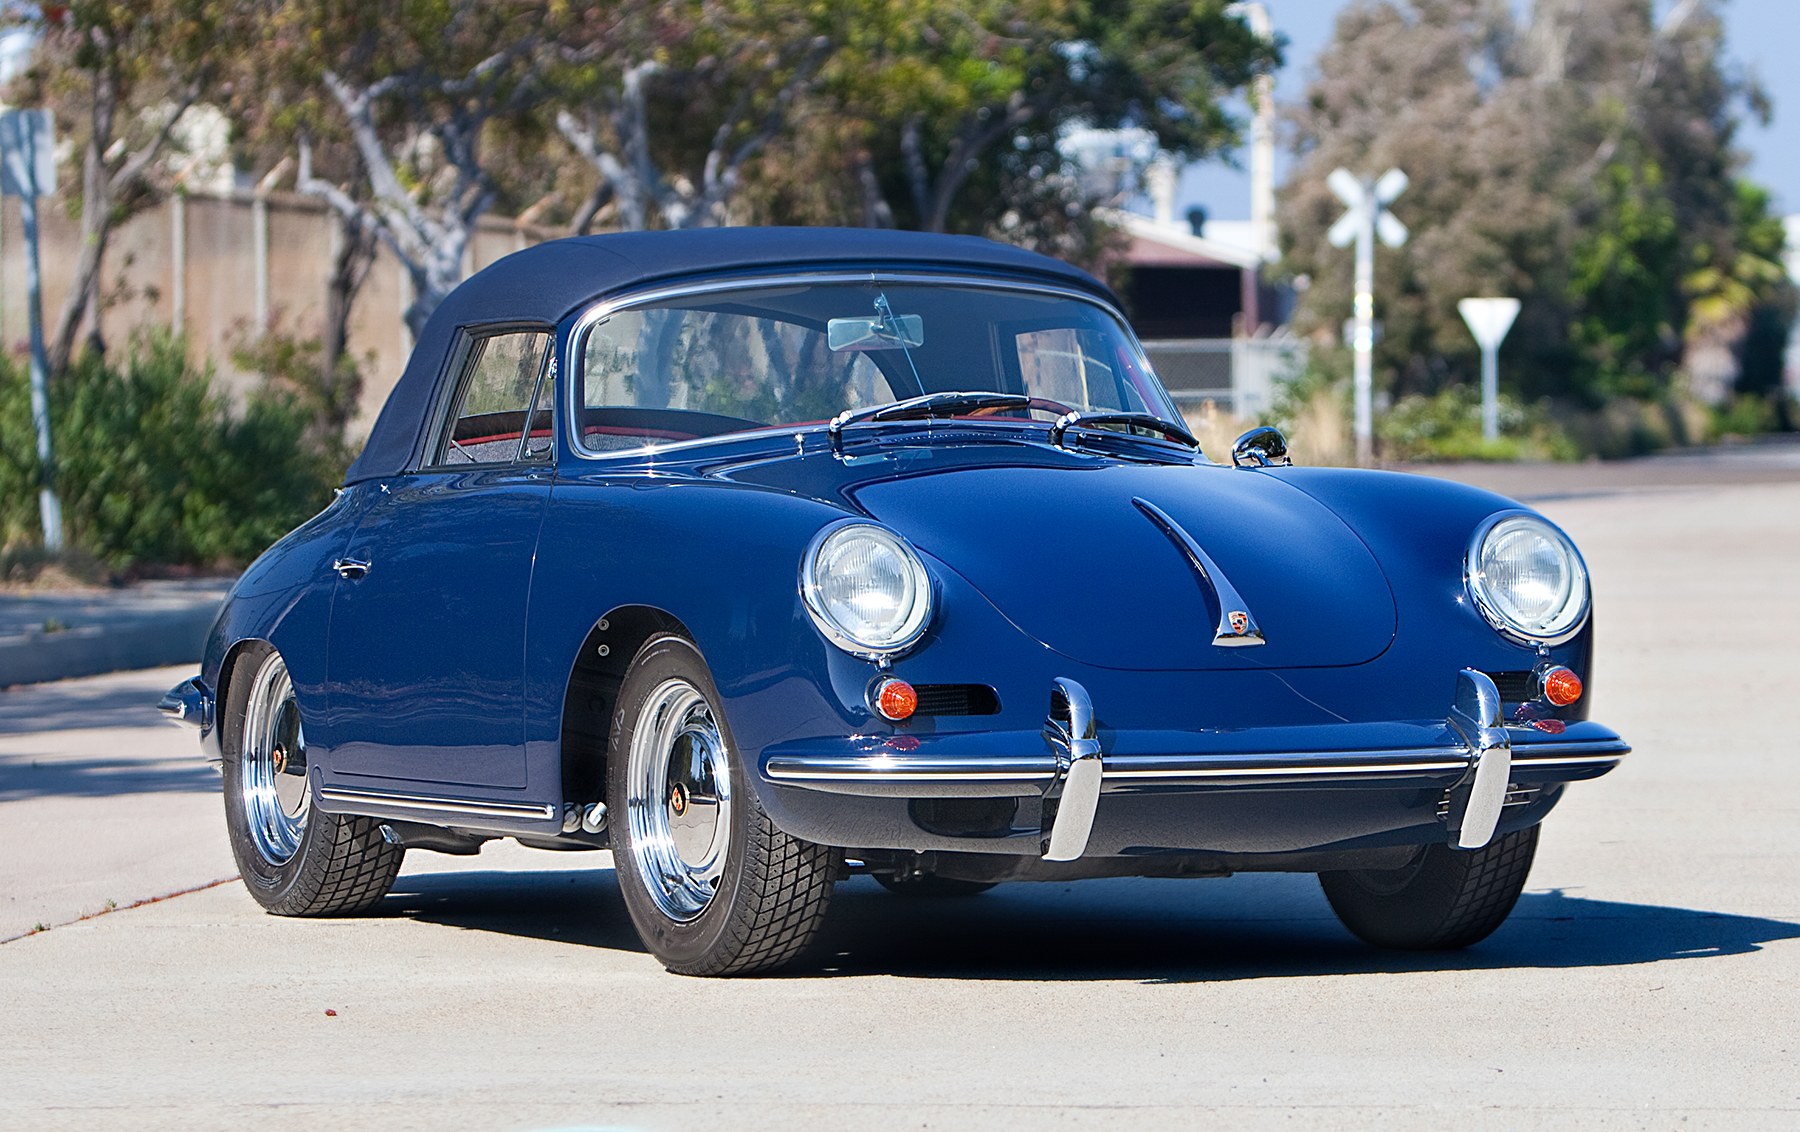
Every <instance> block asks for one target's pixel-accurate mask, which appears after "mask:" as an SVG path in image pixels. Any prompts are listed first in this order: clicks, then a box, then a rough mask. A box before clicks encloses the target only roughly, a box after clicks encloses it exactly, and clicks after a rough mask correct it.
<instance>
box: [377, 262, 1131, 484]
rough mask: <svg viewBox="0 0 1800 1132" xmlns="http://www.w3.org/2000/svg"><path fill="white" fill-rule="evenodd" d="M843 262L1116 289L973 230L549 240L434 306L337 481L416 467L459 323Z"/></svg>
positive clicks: (527, 318) (548, 319) (546, 316)
mask: <svg viewBox="0 0 1800 1132" xmlns="http://www.w3.org/2000/svg"><path fill="white" fill-rule="evenodd" d="M846 265H854V266H856V267H859V268H860V267H867V268H869V269H870V270H872V271H879V270H882V269H884V268H886V269H905V268H912V269H915V270H916V269H918V268H921V267H948V268H952V269H954V270H958V271H971V272H976V273H999V274H1006V275H1025V276H1037V277H1038V278H1040V279H1047V280H1049V281H1051V282H1056V283H1061V284H1064V285H1065V286H1075V287H1079V288H1081V289H1083V290H1086V291H1091V292H1094V293H1095V294H1098V295H1100V296H1102V297H1104V298H1106V299H1108V300H1111V299H1112V293H1111V292H1110V291H1108V290H1107V289H1106V287H1105V286H1104V285H1103V284H1101V283H1100V282H1099V281H1098V280H1096V279H1095V278H1094V277H1093V276H1091V275H1089V274H1088V273H1087V272H1085V271H1082V270H1080V269H1078V268H1075V267H1071V266H1069V265H1068V264H1066V263H1063V262H1061V261H1059V260H1054V259H1051V258H1049V257H1048V256H1042V255H1038V254H1037V253H1036V252H1028V251H1024V250H1022V249H1019V248H1013V247H1008V246H1006V245H1005V244H997V243H994V242H993V241H991V240H983V239H980V238H977V237H974V236H937V235H930V234H927V233H922V232H896V231H891V230H884V229H878V228H704V229H698V230H692V231H684V232H623V233H618V234H616V235H607V236H579V237H575V238H572V239H567V240H552V241H549V242H548V243H543V244H538V245H536V246H535V247H530V248H526V249H525V250H523V251H519V252H514V253H513V254H512V255H509V256H507V257H505V258H504V259H500V260H496V261H495V262H494V263H492V264H490V265H489V266H487V267H485V268H483V269H482V270H481V271H478V272H476V273H475V274H474V275H472V276H470V277H469V278H468V279H467V280H465V281H464V282H463V283H462V284H460V285H459V286H458V287H457V288H456V290H454V291H452V292H450V294H449V296H448V297H446V298H445V299H444V301H443V303H441V304H440V305H439V306H438V308H437V310H436V311H434V312H433V313H432V315H431V318H430V319H429V320H427V321H426V323H425V330H424V332H423V333H422V334H420V336H419V341H418V344H417V346H415V347H414V349H413V354H412V359H411V360H410V361H408V362H407V364H406V371H405V372H404V373H403V374H401V375H400V380H399V382H398V383H397V384H396V385H395V386H394V391H393V393H391V394H390V395H389V396H388V400H387V404H386V405H385V406H383V408H382V410H381V416H380V417H379V418H377V419H376V421H375V427H374V429H373V430H372V431H371V432H370V433H369V441H368V443H367V444H366V445H365V446H364V447H363V451H362V455H360V456H358V457H357V458H356V462H355V463H354V464H352V465H350V471H349V473H348V474H347V475H346V476H345V482H347V483H355V482H356V481H358V480H366V479H373V478H375V477H378V476H388V475H395V474H397V473H399V472H402V471H405V470H406V469H407V468H409V467H411V466H412V465H413V462H414V458H415V456H416V455H417V453H418V449H419V446H420V445H421V444H423V443H425V437H424V435H423V434H424V432H425V428H426V425H427V417H428V416H429V414H430V409H431V406H432V405H433V404H434V403H435V401H436V396H437V388H438V383H439V381H440V380H443V378H444V376H445V374H444V370H445V364H446V359H447V358H448V356H449V353H450V351H451V348H452V347H453V346H454V344H455V342H456V332H457V331H458V330H459V329H460V328H462V327H465V326H475V325H481V324H494V323H505V322H513V323H539V324H542V325H546V326H548V325H553V324H555V323H557V322H559V321H560V320H561V319H562V318H563V317H564V316H566V315H568V314H570V313H571V312H573V311H575V310H576V309H578V308H580V307H585V306H587V305H588V304H589V303H591V302H593V301H594V300H595V299H597V298H600V297H601V296H603V295H607V294H610V293H613V292H616V291H622V290H627V289H632V288H635V287H638V286H640V285H643V284H646V283H653V282H654V283H667V282H670V281H674V280H678V279H680V278H682V277H684V276H700V275H714V274H718V273H721V272H732V273H754V272H760V271H765V270H767V271H791V270H793V269H795V268H808V267H837V268H842V267H844V266H846Z"/></svg>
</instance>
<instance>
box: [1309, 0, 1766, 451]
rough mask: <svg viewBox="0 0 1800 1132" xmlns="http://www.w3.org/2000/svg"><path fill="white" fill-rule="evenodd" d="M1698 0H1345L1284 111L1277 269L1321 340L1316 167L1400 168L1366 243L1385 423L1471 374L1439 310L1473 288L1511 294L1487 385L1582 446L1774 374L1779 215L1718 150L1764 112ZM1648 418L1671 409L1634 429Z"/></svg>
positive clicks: (1459, 335) (1323, 198) (1629, 442)
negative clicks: (1397, 246) (1503, 390)
mask: <svg viewBox="0 0 1800 1132" xmlns="http://www.w3.org/2000/svg"><path fill="white" fill-rule="evenodd" d="M1718 6H1719V0H1680V2H1678V3H1675V4H1672V5H1662V6H1661V7H1660V8H1659V7H1658V6H1657V5H1654V4H1653V3H1652V2H1651V0H1537V2H1536V3H1534V4H1532V5H1530V6H1528V13H1527V14H1523V15H1521V14H1520V13H1519V11H1518V8H1517V6H1516V5H1513V4H1509V3H1506V2H1504V0H1360V2H1359V3H1356V4H1355V5H1353V6H1352V7H1350V8H1348V9H1347V10H1346V11H1345V12H1344V14H1343V15H1342V16H1341V18H1340V19H1339V21H1338V25H1337V28H1336V33H1335V35H1334V37H1333V39H1332V42H1331V44H1330V45H1329V46H1328V48H1327V49H1326V51H1325V52H1324V53H1323V55H1322V56H1321V58H1320V60H1319V63H1318V74H1317V77H1316V78H1315V79H1314V80H1313V81H1312V82H1311V84H1310V85H1309V86H1308V88H1307V91H1306V95H1305V99H1304V102H1303V103H1302V104H1301V105H1300V106H1299V107H1297V108H1296V109H1295V110H1294V113H1293V115H1292V121H1291V125H1292V129H1293V137H1294V141H1295V144H1296V147H1297V150H1298V153H1299V161H1298V163H1297V165H1296V167H1295V168H1294V170H1293V173H1292V175H1291V176H1290V179H1289V181H1288V184H1287V187H1286V189H1285V190H1284V192H1283V194H1282V198H1281V201H1280V209H1279V215H1280V222H1281V230H1282V241H1283V251H1284V261H1283V266H1284V269H1285V270H1286V272H1287V273H1288V274H1289V275H1290V277H1292V278H1295V279H1299V280H1302V281H1304V282H1305V283H1309V284H1310V286H1309V287H1308V288H1307V289H1306V290H1305V293H1304V295H1303V298H1302V300H1301V303H1300V309H1299V312H1298V318H1297V321H1298V323H1299V325H1300V326H1301V327H1302V328H1303V329H1306V330H1310V331H1313V332H1315V333H1317V334H1319V335H1320V336H1321V338H1326V337H1330V336H1334V334H1335V329H1336V327H1338V326H1339V325H1341V323H1342V321H1343V320H1344V319H1345V318H1347V317H1349V314H1350V306H1351V295H1350V284H1351V273H1350V271H1349V269H1348V253H1347V252H1345V251H1340V250H1338V249H1335V248H1332V247H1330V246H1329V245H1328V244H1327V242H1326V240H1325V238H1324V237H1325V230H1326V228H1327V227H1329V225H1330V224H1331V223H1332V222H1333V221H1334V220H1336V218H1337V216H1338V215H1339V214H1340V213H1341V211H1342V206H1341V204H1340V203H1339V202H1338V201H1337V200H1336V198H1335V197H1333V196H1332V195H1331V194H1330V192H1329V191H1328V190H1327V189H1326V187H1325V185H1324V178H1325V175H1326V174H1327V173H1329V172H1330V171H1331V170H1332V169H1334V168H1336V167H1338V166H1344V167H1346V168H1349V169H1350V170H1351V171H1353V172H1356V173H1359V174H1362V175H1372V174H1376V173H1379V172H1380V171H1382V170H1384V169H1386V168H1388V167H1389V166H1398V167H1400V168H1402V169H1404V170H1406V172H1407V173H1408V174H1409V175H1410V176H1411V178H1412V184H1411V186H1410V187H1409V188H1408V190H1407V191H1406V193H1405V195H1404V196H1402V197H1401V198H1400V200H1399V201H1398V202H1397V203H1396V205H1395V206H1394V211H1395V214H1396V215H1397V216H1399V217H1400V218H1401V219H1402V220H1404V221H1405V222H1406V223H1407V224H1408V226H1409V227H1410V228H1411V229H1412V232H1413V239H1412V240H1411V241H1410V242H1409V243H1408V244H1407V246H1406V247H1405V248H1403V249H1401V250H1399V251H1395V252H1390V251H1385V250H1384V251H1383V252H1382V254H1381V255H1380V256H1378V257H1377V279H1376V307H1377V311H1378V317H1379V318H1380V319H1381V320H1382V323H1383V335H1382V338H1381V340H1380V343H1379V345H1378V347H1377V362H1376V372H1377V374H1378V375H1379V376H1380V377H1383V378H1385V381H1386V386H1387V387H1386V389H1385V392H1386V393H1387V394H1388V395H1390V396H1391V397H1392V398H1393V399H1394V400H1395V409H1396V412H1397V416H1396V421H1395V423H1392V424H1391V425H1390V429H1398V428H1401V425H1400V424H1399V423H1398V422H1399V421H1402V420H1411V419H1415V418H1418V417H1420V416H1421V414H1423V415H1426V416H1429V415H1430V405H1431V404H1436V405H1437V406H1438V408H1440V409H1441V408H1444V407H1445V406H1447V405H1448V402H1447V401H1444V400H1443V398H1444V397H1445V396H1446V395H1447V391H1449V390H1453V389H1463V388H1467V387H1469V386H1470V385H1471V384H1472V383H1473V382H1474V381H1475V379H1476V375H1477V373H1478V367H1479V356H1478V353H1477V350H1476V346H1475V342H1474V340H1473V339H1472V338H1471V336H1470V335H1469V332H1468V330H1467V329H1466V327H1465V326H1464V325H1463V323H1462V320H1461V318H1460V316H1459V315H1458V314H1457V311H1456V306H1455V304H1456V302H1457V300H1459V299H1461V298H1464V297H1467V296H1474V295H1512V296H1516V297H1518V298H1520V299H1521V300H1523V303H1524V306H1523V309H1522V311H1521V313H1520V316H1519V320H1518V322H1517V324H1516V325H1515V327H1514V329H1513V331H1512V333H1511V334H1510V335H1509V337H1508V338H1507V340H1506V344H1505V346H1504V347H1503V349H1502V352H1501V366H1502V373H1503V375H1504V378H1503V380H1504V382H1505V383H1506V384H1507V385H1508V386H1509V387H1510V389H1511V390H1512V391H1513V392H1514V393H1515V395H1516V396H1518V397H1521V398H1522V399H1523V401H1524V402H1525V403H1536V402H1539V401H1541V400H1543V399H1545V398H1549V399H1552V400H1554V401H1555V402H1556V403H1557V405H1558V406H1559V410H1558V411H1559V412H1561V413H1569V412H1573V413H1577V414H1581V415H1582V416H1583V417H1584V418H1586V419H1584V420H1583V421H1582V422H1581V426H1580V427H1579V428H1577V429H1576V430H1575V432H1576V433H1578V434H1579V435H1580V439H1581V441H1582V444H1583V446H1584V447H1586V448H1587V449H1588V450H1590V451H1600V452H1604V453H1606V454H1621V453H1623V452H1628V451H1632V450H1637V449H1639V448H1641V447H1642V446H1644V445H1652V444H1655V443H1657V442H1658V441H1659V440H1666V439H1667V438H1668V437H1669V436H1673V437H1674V438H1675V439H1676V440H1687V441H1692V440H1698V439H1700V437H1699V436H1698V435H1692V432H1693V430H1691V429H1688V428H1686V427H1684V426H1683V425H1682V424H1681V423H1680V418H1681V414H1680V413H1679V411H1677V409H1676V408H1675V407H1674V406H1673V405H1672V404H1670V403H1671V402H1672V401H1675V400H1679V399H1682V398H1687V397H1693V398H1697V399H1698V400H1700V401H1702V402H1704V403H1707V404H1714V405H1726V404H1729V403H1731V401H1732V399H1733V397H1734V395H1746V394H1748V395H1754V396H1766V395H1767V394H1769V393H1770V392H1771V391H1773V390H1775V389H1776V388H1777V387H1778V386H1779V373H1780V370H1779V361H1778V360H1776V358H1777V356H1778V354H1779V346H1778V345H1776V343H1779V342H1780V341H1781V340H1782V339H1783V338H1784V337H1785V333H1786V327H1787V325H1788V324H1789V322H1790V321H1791V318H1792V316H1793V308H1794V294H1793V288H1792V286H1791V285H1790V284H1789V283H1788V282H1787V280H1786V277H1785V275H1784V273H1783V272H1782V271H1781V269H1780V255H1781V248H1782V232H1781V226H1780V222H1779V220H1778V218H1776V217H1774V216H1772V215H1771V214H1770V207H1769V197H1768V195H1767V194H1766V193H1765V192H1763V191H1762V190H1760V189H1758V188H1756V187H1755V186H1752V185H1749V184H1747V183H1746V182H1744V181H1742V180H1740V179H1739V177H1738V169H1739V166H1740V157H1739V155H1738V153H1737V152H1736V150H1735V149H1734V148H1733V134H1734V130H1735V127H1736V123H1737V122H1738V121H1739V119H1740V118H1741V116H1742V115H1744V114H1746V113H1761V112H1763V111H1765V110H1766V107H1765V106H1763V105H1762V103H1761V96H1760V92H1758V91H1757V90H1756V89H1755V87H1754V86H1753V85H1751V84H1749V83H1747V82H1746V81H1744V80H1742V79H1741V78H1739V77H1737V76H1736V75H1735V73H1734V71H1733V70H1732V68H1731V67H1730V66H1729V65H1728V64H1727V62H1726V60H1725V58H1724V50H1723V49H1724V41H1723V32H1722V25H1721V21H1720V19H1719V14H1718ZM1659 13H1660V15H1661V18H1660V20H1659V18H1658V16H1659ZM1734 380H1735V382H1736V387H1735V388H1734V387H1733V382H1734ZM1408 398H1423V399H1426V400H1425V402H1423V403H1421V404H1419V405H1409V404H1408V403H1407V401H1408ZM1433 399H1436V400H1435V401H1434V400H1433ZM1622 400H1623V401H1634V402H1638V403H1640V404H1639V405H1638V406H1637V407H1635V408H1630V407H1627V408H1624V409H1621V408H1619V407H1617V405H1616V403H1617V402H1620V401H1622ZM1655 406H1662V408H1660V409H1658V408H1655ZM1603 410H1604V411H1603ZM1659 417H1660V418H1663V419H1665V420H1673V421H1675V424H1674V425H1672V426H1670V427H1665V428H1662V429H1660V430H1659V429H1657V428H1646V427H1644V426H1643V422H1644V421H1645V420H1653V419H1656V418H1659ZM1627 420H1629V421H1630V422H1631V423H1630V424H1629V425H1628V426H1627V425H1626V424H1624V423H1622V422H1626V421H1627ZM1615 426H1616V427H1615ZM1409 447H1410V445H1408V444H1399V445H1398V446H1397V448H1396V449H1395V451H1405V450H1408V449H1409ZM1460 449H1461V446H1460V445H1452V446H1451V449H1450V450H1451V451H1460Z"/></svg>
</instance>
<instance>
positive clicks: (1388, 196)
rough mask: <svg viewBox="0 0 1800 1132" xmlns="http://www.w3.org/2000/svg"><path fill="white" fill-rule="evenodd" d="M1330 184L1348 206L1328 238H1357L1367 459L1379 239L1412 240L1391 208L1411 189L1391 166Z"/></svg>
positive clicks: (1357, 321)
mask: <svg viewBox="0 0 1800 1132" xmlns="http://www.w3.org/2000/svg"><path fill="white" fill-rule="evenodd" d="M1325 185H1326V187H1327V188H1329V189H1330V190H1331V191H1332V193H1333V194H1335V195H1336V196H1337V198H1338V199H1339V200H1341V201H1343V202H1344V208H1345V210H1346V211H1345V212H1344V215H1343V216H1342V217H1340V218H1339V219H1338V222H1337V223H1336V224H1333V225H1332V226H1331V230H1330V231H1329V232H1327V233H1326V234H1325V238H1326V239H1328V240H1330V241H1331V244H1332V246H1333V247H1338V248H1341V247H1345V246H1347V245H1349V244H1350V243H1351V242H1352V241H1354V242H1355V244H1356V309H1355V317H1354V319H1353V320H1352V322H1353V326H1354V329H1353V330H1352V332H1351V336H1350V344H1351V348H1352V350H1353V351H1354V355H1355V359H1356V380H1355V390H1356V460H1357V463H1359V464H1367V463H1369V462H1370V460H1371V459H1372V458H1373V457H1374V451H1375V410H1374V396H1375V395H1374V388H1375V381H1374V356H1373V355H1374V348H1375V241H1376V239H1377V238H1379V239H1380V240H1381V242H1382V243H1384V244H1386V245H1387V246H1388V247H1390V248H1397V247H1399V246H1400V245H1402V244H1404V243H1406V235H1407V233H1406V225H1404V224H1402V223H1400V220H1399V218H1398V217H1396V216H1395V215H1394V214H1393V213H1391V212H1389V211H1388V210H1387V206H1388V205H1390V204H1392V203H1394V201H1395V200H1396V199H1397V198H1398V197H1399V196H1400V194H1401V193H1403V192H1405V191H1406V186H1407V178H1406V174H1405V173H1402V172H1401V171H1400V170H1398V169H1389V170H1388V171H1387V172H1386V173H1383V174H1382V175H1381V176H1380V177H1378V178H1376V179H1375V180H1373V181H1370V180H1367V179H1364V178H1360V177H1358V176H1356V174H1354V173H1352V172H1350V170H1348V169H1344V168H1338V169H1333V170H1332V171H1331V175H1330V176H1328V177H1326V178H1325Z"/></svg>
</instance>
